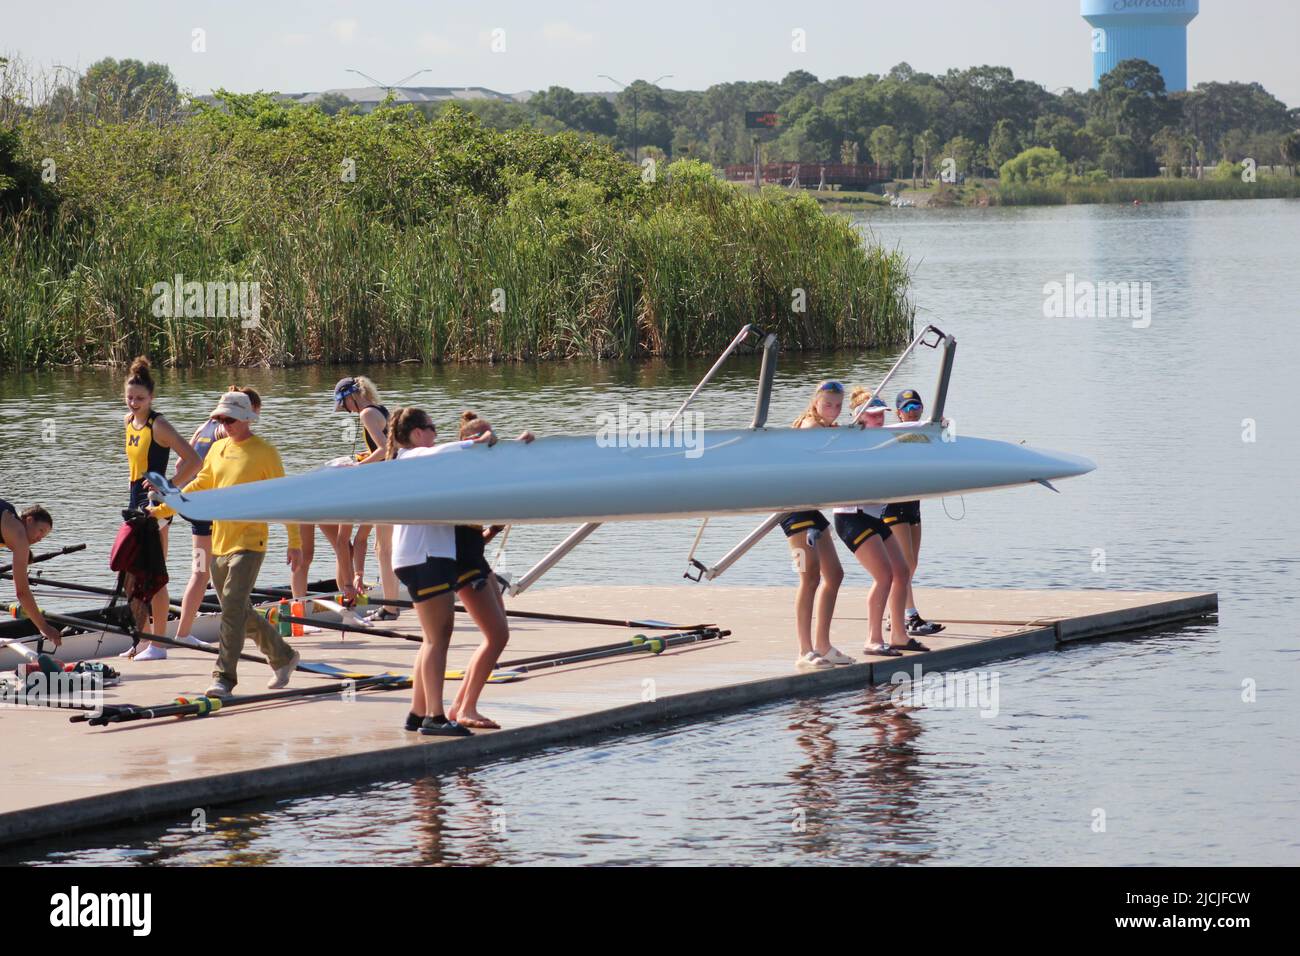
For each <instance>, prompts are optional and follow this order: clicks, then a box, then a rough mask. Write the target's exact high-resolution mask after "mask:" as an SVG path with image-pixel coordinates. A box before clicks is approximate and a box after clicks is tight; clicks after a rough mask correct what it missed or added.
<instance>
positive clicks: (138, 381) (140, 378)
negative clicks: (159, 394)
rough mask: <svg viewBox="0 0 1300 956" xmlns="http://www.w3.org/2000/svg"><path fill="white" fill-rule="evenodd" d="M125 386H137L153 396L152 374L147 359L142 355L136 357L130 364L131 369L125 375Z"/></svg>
mask: <svg viewBox="0 0 1300 956" xmlns="http://www.w3.org/2000/svg"><path fill="white" fill-rule="evenodd" d="M126 384H127V385H128V386H130V385H139V386H140V387H141V388H143V389H144V390H145V391H147V392H148V393H149V394H150V395H152V394H153V387H154V386H153V374H152V371H151V367H150V365H149V359H148V358H146V357H145V356H143V355H137V356H136V357H135V359H134V360H133V361H132V362H131V368H130V370H129V371H128V372H127V373H126Z"/></svg>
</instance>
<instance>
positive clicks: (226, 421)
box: [212, 415, 235, 425]
mask: <svg viewBox="0 0 1300 956" xmlns="http://www.w3.org/2000/svg"><path fill="white" fill-rule="evenodd" d="M212 420H213V421H214V422H216V423H217V424H218V425H233V424H234V423H235V419H233V418H230V417H229V416H226V415H217V416H216V417H214V418H213V419H212Z"/></svg>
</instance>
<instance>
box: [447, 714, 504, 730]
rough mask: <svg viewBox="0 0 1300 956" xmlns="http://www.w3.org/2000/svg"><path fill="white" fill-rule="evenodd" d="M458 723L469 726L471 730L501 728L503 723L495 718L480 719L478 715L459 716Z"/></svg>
mask: <svg viewBox="0 0 1300 956" xmlns="http://www.w3.org/2000/svg"><path fill="white" fill-rule="evenodd" d="M456 723H458V724H460V725H461V726H462V727H469V728H470V729H471V730H500V729H501V725H500V724H498V723H497V722H496V721H495V720H489V719H487V718H484V719H483V720H479V719H478V718H477V717H457V718H456Z"/></svg>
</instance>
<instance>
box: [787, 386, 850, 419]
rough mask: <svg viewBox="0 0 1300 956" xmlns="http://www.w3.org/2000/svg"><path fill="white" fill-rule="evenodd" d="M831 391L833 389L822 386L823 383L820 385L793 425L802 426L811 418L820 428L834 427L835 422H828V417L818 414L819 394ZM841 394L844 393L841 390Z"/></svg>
mask: <svg viewBox="0 0 1300 956" xmlns="http://www.w3.org/2000/svg"><path fill="white" fill-rule="evenodd" d="M829 391H831V389H828V388H822V386H821V385H818V386H817V390H816V391H815V392H813V393H812V398H810V399H808V407H807V408H805V409H804V410H803V411H802V412H800V413H799V417H798V418H796V419H795V420H794V423H793V425H792V427H794V428H801V427H802V426H803V423H804V422H806V421H808V420H810V419H811V420H812V421H813V422H815V423H816V424H817V427H818V428H834V427H835V423H834V422H828V421H826V419H824V418H822V417H821V415H819V414H817V396H819V395H820V394H821V393H822V392H829ZM840 394H841V395H843V394H844V393H843V392H841V393H840Z"/></svg>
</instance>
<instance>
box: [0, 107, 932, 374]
mask: <svg viewBox="0 0 1300 956" xmlns="http://www.w3.org/2000/svg"><path fill="white" fill-rule="evenodd" d="M22 139H23V149H24V159H25V161H27V162H29V163H33V164H39V161H40V159H41V157H44V156H54V157H55V159H56V161H57V164H58V167H59V168H60V169H61V170H63V171H64V172H63V173H62V174H61V179H60V182H59V186H58V190H59V203H58V206H57V209H56V211H55V212H54V213H53V214H52V215H51V214H48V213H46V214H40V213H37V212H36V211H34V210H25V211H23V212H20V213H19V214H17V215H14V216H11V217H8V218H5V219H0V271H2V272H3V275H2V276H0V279H2V280H3V281H0V365H3V366H6V367H14V366H30V365H43V364H77V363H120V362H124V361H128V360H129V359H130V357H131V356H133V355H135V354H138V353H141V352H143V353H147V354H149V355H151V356H152V357H153V358H154V359H155V361H157V362H166V363H170V364H175V365H204V364H223V365H226V364H228V365H253V364H272V365H286V364H299V363H316V362H357V361H403V360H411V359H415V360H418V361H422V362H446V361H477V360H510V359H524V360H536V359H547V358H566V357H579V356H581V357H593V358H598V357H608V358H636V357H640V356H648V355H664V356H676V355H690V354H700V353H708V352H712V351H715V350H717V349H718V348H721V347H722V346H723V345H724V344H725V343H726V342H727V341H728V340H729V339H730V338H731V337H732V336H733V335H734V334H735V332H736V330H737V329H738V328H739V327H740V326H741V325H743V324H744V323H746V322H757V323H759V324H760V325H762V326H764V327H765V328H770V329H771V330H773V331H776V332H778V333H779V334H780V336H781V339H782V344H783V345H784V346H785V347H786V348H793V349H835V348H844V347H857V346H867V347H877V346H883V345H889V344H894V343H898V342H901V341H905V340H906V339H907V337H908V335H909V331H910V327H911V320H912V307H911V304H910V301H909V299H908V282H909V277H908V273H907V270H906V267H905V263H904V262H903V261H902V260H901V258H900V257H899V256H898V254H897V253H894V252H887V251H884V250H881V249H879V248H877V247H875V246H873V245H870V244H869V243H867V242H864V241H863V239H862V237H861V236H860V235H859V234H858V233H857V232H856V231H855V230H854V229H853V228H852V226H851V225H850V224H849V223H848V221H847V220H846V219H844V218H841V217H837V216H832V215H827V214H825V213H823V212H822V211H821V209H820V207H819V206H818V205H817V203H816V202H814V201H813V200H811V199H809V198H808V197H806V196H790V195H788V194H786V193H785V192H784V191H782V190H777V189H772V190H765V191H764V192H763V193H762V194H761V195H755V194H753V193H752V192H745V191H740V190H736V189H734V188H732V187H731V186H729V185H728V184H726V183H721V182H719V181H717V180H716V179H715V178H714V176H713V173H712V171H711V170H710V169H709V168H708V167H707V166H703V165H701V164H698V163H693V162H679V163H675V164H673V165H672V166H670V167H668V169H667V170H666V171H663V172H662V173H661V176H660V179H659V181H658V182H654V183H643V182H641V181H640V179H639V177H638V175H637V170H636V168H635V167H632V166H631V165H630V164H627V163H624V162H622V161H621V160H619V159H618V158H617V157H616V156H614V155H613V154H612V153H611V152H610V151H609V150H607V149H605V148H604V147H599V146H597V145H595V144H592V143H588V142H585V141H581V140H579V139H577V138H576V137H573V136H570V135H565V136H544V135H542V134H540V133H535V132H532V131H514V132H511V133H497V132H494V131H491V130H485V129H483V128H481V127H480V126H479V125H478V124H477V121H476V120H474V119H473V117H470V116H467V115H464V114H458V113H456V112H455V111H452V112H451V113H449V114H444V116H443V117H441V118H439V119H438V120H436V121H434V122H433V123H425V122H423V121H422V120H420V119H419V118H418V117H417V116H414V115H412V114H410V112H409V111H399V110H381V111H377V113H376V114H370V115H368V116H366V117H349V116H343V115H340V116H337V117H325V116H323V115H322V114H320V113H319V112H318V111H315V110H305V109H302V108H300V107H296V108H286V107H283V106H279V105H276V104H272V103H269V102H268V101H265V100H257V99H255V98H238V97H231V98H229V99H228V101H227V103H226V108H225V109H224V110H220V111H219V110H210V111H202V110H201V111H200V112H199V113H198V114H197V115H195V116H191V117H189V118H187V119H185V120H183V121H180V122H177V123H174V124H171V125H166V126H161V127H160V126H149V125H147V124H140V123H136V124H118V125H102V124H97V123H89V122H87V123H82V124H80V125H78V124H75V123H74V124H63V125H59V126H57V127H49V126H41V125H39V124H37V123H29V124H27V125H25V126H24V127H23V128H22ZM340 156H345V157H349V158H353V159H354V161H355V164H356V169H357V178H356V181H355V182H351V183H349V182H346V181H342V180H341V179H340V177H339V176H338V175H337V170H338V168H339V157H340ZM177 274H179V275H182V276H183V277H184V279H185V280H186V281H198V282H209V281H230V282H239V281H247V282H256V283H258V285H259V287H260V291H261V296H260V298H261V315H260V322H259V324H258V325H257V327H255V328H244V327H242V325H241V319H240V317H238V316H233V317H227V318H217V317H211V316H207V317H205V316H191V317H186V316H172V315H169V314H164V315H155V314H154V310H153V308H152V304H153V302H154V294H153V292H152V291H151V290H152V289H153V286H154V284H155V283H158V282H171V281H172V280H173V277H174V276H176V275H177ZM796 288H798V289H803V290H804V293H805V299H806V303H807V308H806V311H803V312H799V311H796V310H795V309H794V308H793V307H792V306H793V304H794V302H795V297H794V290H795V289H796Z"/></svg>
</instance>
